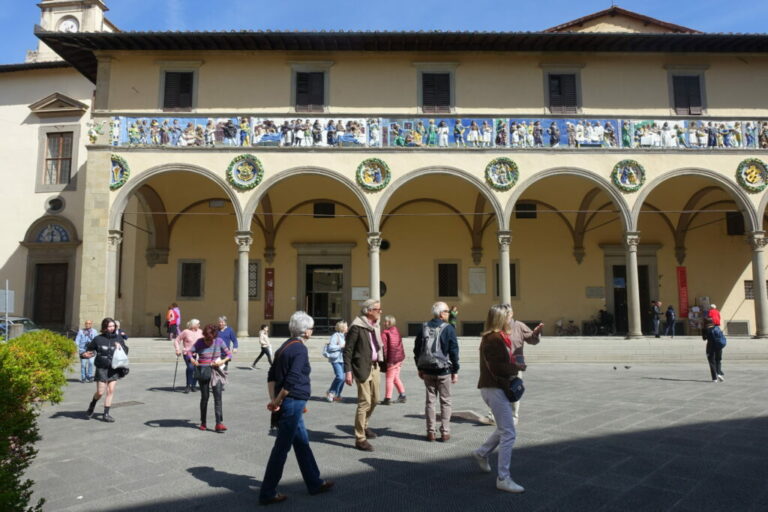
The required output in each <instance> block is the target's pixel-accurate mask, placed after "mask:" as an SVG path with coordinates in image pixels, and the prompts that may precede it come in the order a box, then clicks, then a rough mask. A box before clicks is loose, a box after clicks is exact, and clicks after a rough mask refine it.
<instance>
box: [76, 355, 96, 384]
mask: <svg viewBox="0 0 768 512" xmlns="http://www.w3.org/2000/svg"><path fill="white" fill-rule="evenodd" d="M94 359H96V357H95V356H94V357H90V358H86V359H81V360H80V380H91V379H92V378H93V361H94Z"/></svg>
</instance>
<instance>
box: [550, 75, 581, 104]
mask: <svg viewBox="0 0 768 512" xmlns="http://www.w3.org/2000/svg"><path fill="white" fill-rule="evenodd" d="M547 81H548V83H549V111H550V112H552V113H553V114H576V113H578V111H579V104H578V101H579V98H578V94H577V92H576V75H575V74H573V73H563V74H554V73H551V74H549V76H548V80H547Z"/></svg>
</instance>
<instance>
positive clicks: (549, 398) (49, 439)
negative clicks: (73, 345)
mask: <svg viewBox="0 0 768 512" xmlns="http://www.w3.org/2000/svg"><path fill="white" fill-rule="evenodd" d="M702 351H703V349H702ZM528 358H529V365H530V366H529V371H528V372H526V375H525V382H526V387H527V392H526V396H525V397H524V399H523V403H522V407H521V423H520V425H519V427H518V440H517V444H516V446H515V450H514V453H513V459H512V475H513V477H514V478H515V480H516V481H518V482H519V483H520V484H522V485H524V486H525V487H526V489H527V491H526V492H525V493H524V494H522V495H511V494H506V493H502V492H500V491H497V490H496V489H495V485H494V475H493V474H490V475H489V474H484V473H481V472H480V471H479V470H478V468H477V466H476V464H475V462H474V461H473V460H471V459H470V458H469V454H470V451H471V450H473V449H474V448H476V447H477V446H479V445H480V444H481V443H482V441H483V440H484V439H485V437H486V436H488V435H489V434H490V433H491V431H492V429H493V427H492V426H487V425H482V424H480V423H478V422H477V421H473V420H471V417H470V416H469V415H468V414H467V415H465V414H461V415H462V416H464V418H462V417H454V422H453V424H452V429H453V431H452V434H453V438H452V439H451V441H450V442H448V443H445V444H443V443H440V442H436V443H428V442H426V441H425V440H424V434H425V428H424V419H423V405H424V402H423V386H422V385H421V382H420V381H419V380H418V377H416V375H415V371H414V368H413V363H412V362H411V361H410V360H409V361H407V362H406V364H407V366H406V367H405V368H404V369H403V376H404V380H405V383H406V386H407V390H408V403H407V404H396V405H392V406H388V407H385V406H379V407H378V408H377V409H376V410H375V412H374V415H373V420H372V423H371V426H372V427H373V429H374V430H375V431H376V432H377V433H378V434H379V436H380V437H379V438H378V439H375V440H374V441H373V442H372V444H373V445H374V446H375V448H376V451H374V452H372V453H365V452H360V451H357V450H355V449H354V448H353V443H354V438H353V435H352V421H353V416H354V410H355V403H354V399H353V398H354V395H355V393H354V390H352V389H345V391H344V393H343V394H344V396H345V398H346V399H345V400H344V402H343V403H333V404H329V403H327V402H324V401H320V400H319V399H314V400H313V401H311V402H310V403H309V413H308V414H307V415H306V417H305V418H306V424H307V428H308V430H309V431H310V436H311V442H312V448H313V450H314V453H315V456H316V458H317V460H318V464H319V466H320V469H321V473H322V476H323V477H324V478H330V479H333V480H335V481H336V487H335V488H334V489H333V490H332V491H331V492H330V493H328V494H324V495H319V496H309V495H308V494H307V491H306V488H305V487H304V485H303V483H302V480H301V476H300V474H299V471H298V467H297V465H296V462H295V457H294V456H293V455H292V454H291V455H289V458H288V463H287V464H286V468H285V473H284V476H283V481H282V483H281V487H280V491H281V492H283V493H285V494H288V495H289V500H288V501H287V502H286V503H283V504H280V505H275V506H273V507H272V508H270V509H269V510H272V509H274V510H282V511H284V512H285V511H291V510H314V509H318V510H323V511H336V510H350V511H353V510H354V511H359V510H366V511H370V510H439V511H441V512H442V511H462V512H463V511H466V510H483V511H494V510H499V511H501V510H503V511H508V510H510V509H511V510H516V511H527V510H532V511H533V510H536V511H547V510H552V511H554V510H562V511H569V512H570V511H579V510H585V511H586V510H589V511H598V510H600V511H604V510H652V511H665V510H674V511H691V512H692V511H705V510H706V511H709V510H729V511H731V510H732V511H748V510H755V511H757V510H766V509H768V487H767V486H766V485H765V482H766V481H768V463H767V462H766V461H767V460H768V402H767V401H766V400H765V389H766V384H765V383H766V381H767V380H768V368H766V367H765V365H763V364H755V363H749V362H732V361H729V360H728V349H726V351H725V354H724V370H725V373H726V379H727V381H726V382H725V383H722V384H713V383H711V382H710V381H709V372H708V369H707V366H706V361H705V360H704V357H703V354H702V357H701V361H700V362H699V363H673V364H648V363H641V364H636V363H633V364H626V365H623V364H613V363H593V364H573V363H561V364H552V363H537V362H536V361H535V360H534V358H533V352H532V351H531V353H530V354H529V355H528ZM244 363H245V361H244V360H243V358H240V359H239V360H236V361H235V362H233V364H232V365H231V367H230V370H231V371H230V383H229V384H228V386H227V389H226V391H225V393H224V419H225V423H226V424H227V426H228V427H229V429H230V430H229V431H228V432H227V433H225V434H216V433H213V432H200V431H198V430H197V429H196V427H197V425H198V421H199V418H198V416H199V412H198V411H199V408H198V402H199V398H198V396H199V395H198V394H197V393H191V394H189V395H185V394H182V393H180V392H176V393H172V392H171V383H172V378H173V364H172V363H162V364H161V363H147V364H135V365H134V366H133V368H132V369H131V374H130V375H129V376H128V377H127V378H126V379H124V380H122V381H120V383H119V384H118V389H117V396H116V404H115V406H114V407H113V410H112V415H113V416H114V417H115V418H116V420H117V422H116V423H114V424H107V423H104V422H102V421H100V420H99V419H91V420H89V421H86V420H85V419H84V414H83V411H84V410H85V408H86V406H87V405H88V401H89V397H90V395H91V393H92V392H93V387H94V385H93V384H87V385H86V384H80V383H79V382H76V381H75V374H74V373H73V374H72V375H71V379H70V385H69V386H68V388H67V389H66V393H65V397H64V401H63V402H62V403H61V404H58V405H56V406H45V407H43V409H42V413H41V415H40V426H41V434H42V437H43V439H42V440H41V441H40V442H39V443H38V445H37V446H38V448H39V454H38V456H37V459H36V461H35V462H34V464H33V466H32V467H31V468H30V470H29V472H28V475H27V476H28V477H29V478H32V479H33V480H35V481H36V484H35V487H34V489H35V493H36V494H35V496H36V497H45V498H46V499H47V503H46V505H45V510H49V511H54V510H55V511H58V510H68V511H69V510H71V511H75V510H78V511H83V510H87V511H107V510H109V511H175V510H178V511H185V512H187V511H195V510H201V511H210V510H226V511H239V510H254V509H256V503H257V498H258V489H259V485H260V480H261V478H262V477H263V475H264V467H265V464H266V462H267V458H268V456H269V451H270V449H271V447H272V444H273V442H274V438H273V437H271V436H270V435H269V434H268V413H267V411H266V409H265V404H266V401H267V398H266V385H265V380H266V379H265V375H266V371H265V368H266V364H263V365H261V368H260V369H258V370H250V369H249V368H248V367H247V365H246V364H244ZM248 363H250V360H249V361H248ZM625 366H628V368H627V367H625ZM477 373H478V370H477V363H467V364H466V365H465V366H464V367H463V368H462V370H461V372H460V380H459V383H458V384H457V385H456V386H455V387H454V391H455V393H454V399H453V403H454V411H455V412H461V411H464V412H466V411H475V412H476V413H479V414H480V415H484V414H485V413H486V412H487V409H486V408H485V406H484V404H483V403H482V402H481V400H480V398H479V392H478V391H477V389H475V386H476V382H477ZM312 377H313V391H314V395H315V396H319V395H321V394H322V393H324V391H325V390H326V389H327V386H328V384H329V383H330V380H331V368H330V365H329V364H328V363H319V362H318V363H313V373H312ZM182 379H183V372H182V369H181V368H180V370H179V382H181V381H182ZM382 389H383V388H382ZM97 413H98V414H97V415H96V416H97V418H98V417H99V416H100V413H101V407H99V408H97ZM212 415H213V399H211V404H210V406H209V422H208V423H209V425H211V426H212V424H213V419H212ZM465 418H470V419H465ZM491 463H492V465H493V466H494V468H495V465H496V461H495V455H494V456H492V458H491Z"/></svg>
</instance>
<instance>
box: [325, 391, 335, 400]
mask: <svg viewBox="0 0 768 512" xmlns="http://www.w3.org/2000/svg"><path fill="white" fill-rule="evenodd" d="M334 396H335V395H334V394H333V393H328V394H326V395H325V399H326V400H327V401H329V402H333V397H334Z"/></svg>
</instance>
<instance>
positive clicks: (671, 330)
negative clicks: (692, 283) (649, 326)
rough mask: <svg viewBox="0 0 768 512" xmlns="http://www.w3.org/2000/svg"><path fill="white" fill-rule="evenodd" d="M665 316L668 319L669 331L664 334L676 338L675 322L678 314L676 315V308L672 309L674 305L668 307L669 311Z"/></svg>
mask: <svg viewBox="0 0 768 512" xmlns="http://www.w3.org/2000/svg"><path fill="white" fill-rule="evenodd" d="M664 316H666V317H667V330H666V331H665V332H664V335H665V336H671V337H673V338H674V337H675V320H676V319H677V314H676V313H675V308H673V307H672V304H670V305H669V306H667V311H666V313H664Z"/></svg>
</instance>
